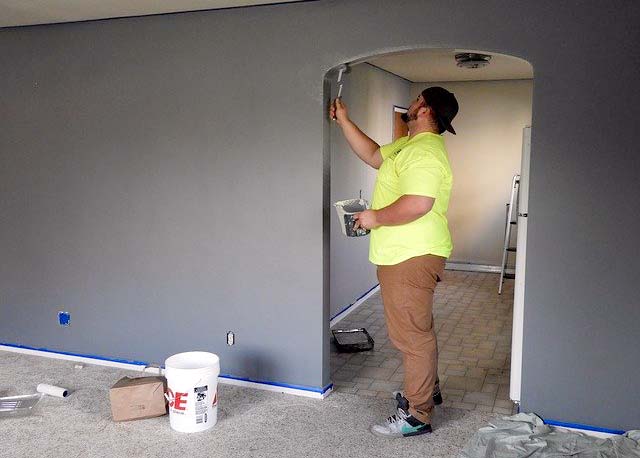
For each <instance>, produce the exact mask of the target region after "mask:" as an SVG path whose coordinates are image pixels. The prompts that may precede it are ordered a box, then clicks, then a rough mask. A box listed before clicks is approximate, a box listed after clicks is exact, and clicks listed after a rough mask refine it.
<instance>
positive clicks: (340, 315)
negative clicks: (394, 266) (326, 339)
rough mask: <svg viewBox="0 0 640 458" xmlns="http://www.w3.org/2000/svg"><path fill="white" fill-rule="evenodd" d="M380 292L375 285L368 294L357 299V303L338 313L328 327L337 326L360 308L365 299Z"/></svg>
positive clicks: (378, 287) (378, 286)
mask: <svg viewBox="0 0 640 458" xmlns="http://www.w3.org/2000/svg"><path fill="white" fill-rule="evenodd" d="M379 290H380V285H376V286H374V287H373V288H371V289H370V290H369V292H367V293H366V294H365V295H364V296H362V297H360V299H358V300H357V301H355V302H354V303H353V304H351V305H349V306H348V307H347V308H345V309H344V310H342V311H341V312H340V313H338V314H337V315H336V316H334V317H333V318H332V319H331V321H329V327H330V328H332V327H334V326H335V325H336V324H338V323H339V322H340V321H342V320H343V319H344V318H345V317H347V316H348V315H349V314H351V313H353V312H354V311H355V310H356V309H357V308H358V307H360V306H361V305H362V304H363V303H364V302H365V301H366V300H367V299H369V298H370V297H371V296H373V295H374V294H375V293H377V292H378V291H379Z"/></svg>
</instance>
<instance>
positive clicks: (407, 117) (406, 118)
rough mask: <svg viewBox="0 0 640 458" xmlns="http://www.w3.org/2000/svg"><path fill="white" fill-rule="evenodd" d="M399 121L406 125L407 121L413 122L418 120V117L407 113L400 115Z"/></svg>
mask: <svg viewBox="0 0 640 458" xmlns="http://www.w3.org/2000/svg"><path fill="white" fill-rule="evenodd" d="M400 119H402V120H403V121H404V122H405V123H408V122H409V121H415V120H416V119H418V117H417V116H416V115H410V114H409V113H408V112H407V113H402V114H401V115H400Z"/></svg>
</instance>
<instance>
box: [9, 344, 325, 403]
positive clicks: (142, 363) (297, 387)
mask: <svg viewBox="0 0 640 458" xmlns="http://www.w3.org/2000/svg"><path fill="white" fill-rule="evenodd" d="M0 345H4V346H5V347H13V348H21V349H24V350H36V351H42V352H46V353H53V354H58V355H67V356H77V357H81V358H89V359H97V360H100V361H111V362H114V363H124V364H132V365H136V366H144V367H146V366H148V365H149V363H147V362H145V361H134V360H128V359H118V358H106V357H104V356H95V355H87V354H83V353H71V352H67V351H56V350H49V349H47V348H36V347H29V346H27V345H18V344H12V343H6V342H0ZM160 367H161V368H163V369H164V365H162V366H160ZM220 377H222V378H228V379H233V380H239V381H243V382H253V383H258V384H262V385H271V386H278V387H282V388H292V389H295V390H301V391H310V392H313V393H321V394H324V393H326V392H327V391H328V390H330V389H331V388H332V387H333V383H330V384H328V385H327V386H325V387H323V388H317V387H311V386H304V385H290V384H287V383H280V382H268V381H264V380H254V379H249V378H243V377H236V376H234V375H228V374H220Z"/></svg>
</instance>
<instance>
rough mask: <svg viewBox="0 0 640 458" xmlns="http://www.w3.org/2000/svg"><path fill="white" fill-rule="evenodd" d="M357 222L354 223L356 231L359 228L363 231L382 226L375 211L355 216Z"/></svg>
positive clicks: (366, 211) (367, 211)
mask: <svg viewBox="0 0 640 458" xmlns="http://www.w3.org/2000/svg"><path fill="white" fill-rule="evenodd" d="M353 219H354V220H355V222H354V223H353V229H354V230H356V229H358V228H359V227H361V228H363V229H375V228H377V227H379V226H380V224H379V223H378V218H377V215H376V211H375V210H365V211H363V212H360V213H355V214H354V215H353Z"/></svg>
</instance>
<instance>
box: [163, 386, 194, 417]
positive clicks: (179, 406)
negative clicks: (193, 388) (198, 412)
mask: <svg viewBox="0 0 640 458" xmlns="http://www.w3.org/2000/svg"><path fill="white" fill-rule="evenodd" d="M187 396H189V393H180V392H176V393H175V394H174V392H173V390H171V388H168V389H167V399H168V400H169V407H171V409H173V411H174V412H176V413H180V414H181V413H184V411H185V410H186V409H187Z"/></svg>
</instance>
